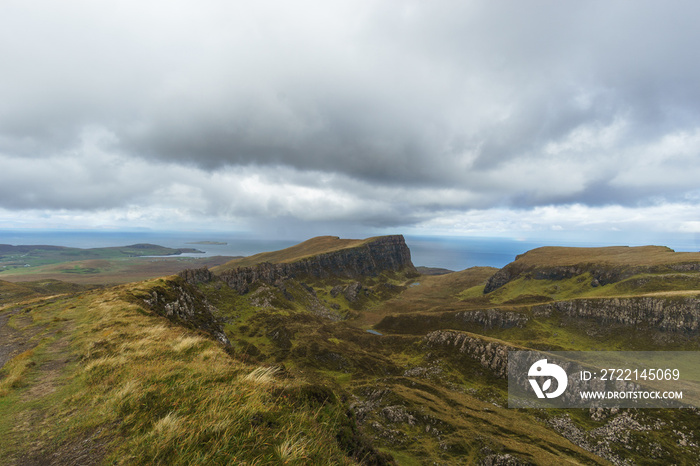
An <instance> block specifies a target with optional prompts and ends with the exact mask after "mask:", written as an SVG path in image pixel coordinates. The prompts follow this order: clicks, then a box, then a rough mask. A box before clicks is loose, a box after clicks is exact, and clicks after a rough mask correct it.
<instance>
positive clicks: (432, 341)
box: [423, 330, 534, 378]
mask: <svg viewBox="0 0 700 466" xmlns="http://www.w3.org/2000/svg"><path fill="white" fill-rule="evenodd" d="M423 340H424V341H425V343H426V344H427V345H428V346H447V347H453V348H455V349H456V350H457V351H459V352H460V353H462V354H465V355H467V356H469V357H471V358H472V359H475V360H477V361H479V363H480V364H481V365H482V366H484V367H485V368H487V369H490V370H491V371H493V373H494V374H495V375H496V376H497V377H501V378H506V377H507V376H508V351H509V350H513V349H516V348H515V347H512V346H510V345H506V344H502V343H498V342H495V341H489V340H484V339H481V338H476V337H472V336H470V335H467V334H466V333H462V332H457V331H453V330H438V331H435V332H431V333H429V334H428V335H426V336H425V337H424V338H423ZM533 362H534V361H533Z"/></svg>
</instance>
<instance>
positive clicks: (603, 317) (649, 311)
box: [533, 297, 700, 333]
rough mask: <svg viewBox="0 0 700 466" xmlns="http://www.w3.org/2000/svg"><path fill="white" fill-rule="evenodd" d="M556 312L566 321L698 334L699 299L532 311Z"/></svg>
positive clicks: (613, 301) (602, 301) (561, 305)
mask: <svg viewBox="0 0 700 466" xmlns="http://www.w3.org/2000/svg"><path fill="white" fill-rule="evenodd" d="M552 311H557V312H559V313H561V314H562V315H565V316H567V317H575V318H584V319H595V320H596V321H598V322H599V323H601V324H603V325H604V324H607V323H618V324H625V325H630V326H638V325H649V326H652V327H655V328H658V329H659V330H662V331H671V332H686V333H697V332H698V321H699V320H700V299H698V298H676V299H669V298H665V299H664V298H654V297H637V298H597V299H575V300H571V301H558V302H554V303H548V304H542V305H539V306H534V307H533V312H535V313H537V314H539V315H543V316H547V315H549V314H551V312H552Z"/></svg>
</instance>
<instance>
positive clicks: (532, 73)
mask: <svg viewBox="0 0 700 466" xmlns="http://www.w3.org/2000/svg"><path fill="white" fill-rule="evenodd" d="M699 18H700V3H698V2H696V1H668V2H661V1H656V0H655V1H639V0H635V1H614V0H612V1H611V0H605V1H586V2H574V1H554V0H552V1H533V0H527V1H499V2H495V1H490V0H484V1H464V0H461V1H439V0H437V1H429V2H427V1H401V2H399V1H359V0H351V1H295V2H284V1H279V2H269V1H255V2H232V1H229V0H197V1H195V0H167V1H166V0H163V1H157V0H149V1H147V2H144V1H131V0H120V1H99V2H95V1H92V0H83V1H78V0H63V1H55V0H33V1H26V0H17V1H15V0H3V1H2V2H0V60H1V63H2V72H1V73H0V228H27V227H37V228H40V227H62V228H125V227H129V228H140V227H143V228H152V229H203V230H231V231H239V230H245V231H249V232H254V233H257V234H265V235H273V236H274V235H290V234H293V235H298V236H314V235H315V234H333V233H337V234H340V235H343V234H346V233H347V234H353V233H361V232H385V231H386V232H389V231H391V232H398V233H401V232H410V233H414V234H416V233H425V234H449V235H512V236H513V237H518V236H522V235H526V236H527V235H529V236H531V237H536V236H538V235H557V234H561V235H566V234H582V232H583V233H585V234H588V233H586V232H590V234H592V235H598V236H602V237H604V236H605V235H606V234H607V233H609V232H622V233H625V232H630V233H632V232H634V233H635V234H637V235H639V234H640V232H651V233H673V234H676V233H683V234H687V235H696V234H697V233H699V232H700V182H699V180H700V176H699V175H700V84H699V83H700V56H699V55H700V28H698V27H697V22H698V19H699Z"/></svg>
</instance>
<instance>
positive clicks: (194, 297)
mask: <svg viewBox="0 0 700 466" xmlns="http://www.w3.org/2000/svg"><path fill="white" fill-rule="evenodd" d="M141 299H142V302H143V303H145V304H146V305H147V306H148V308H149V309H150V310H152V311H153V312H155V313H157V314H160V315H162V316H164V317H167V318H168V319H170V320H171V321H173V322H176V323H178V324H181V325H184V326H186V327H190V328H195V329H198V330H203V331H205V332H206V333H208V334H209V335H211V336H212V337H214V339H216V340H217V341H219V342H220V343H222V344H224V345H226V346H230V345H231V343H230V342H229V340H228V338H227V337H226V334H225V333H224V330H223V327H222V325H221V322H220V321H219V319H218V318H217V317H216V314H217V310H216V308H215V307H214V306H212V305H211V304H210V303H209V301H207V299H206V298H205V297H204V295H202V294H201V293H200V292H199V291H198V290H197V289H196V288H195V287H193V286H191V285H189V284H187V283H184V282H183V281H180V280H168V281H166V282H165V284H164V285H162V286H157V287H153V288H152V289H151V291H150V294H149V295H148V296H147V297H143V298H141Z"/></svg>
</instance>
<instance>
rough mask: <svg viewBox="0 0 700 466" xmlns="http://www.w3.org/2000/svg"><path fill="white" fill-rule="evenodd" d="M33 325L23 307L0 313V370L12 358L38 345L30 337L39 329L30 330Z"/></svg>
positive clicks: (30, 317)
mask: <svg viewBox="0 0 700 466" xmlns="http://www.w3.org/2000/svg"><path fill="white" fill-rule="evenodd" d="M33 323H34V321H33V319H32V316H31V315H29V314H27V313H26V312H25V311H24V308H23V307H15V308H12V309H7V308H6V309H5V310H2V311H0V369H2V367H3V366H4V365H5V363H6V362H7V361H9V360H10V359H12V358H13V357H15V356H17V355H18V354H20V353H22V352H24V351H27V350H29V349H32V348H34V347H35V346H36V345H37V344H38V341H33V340H32V337H34V336H35V335H36V334H37V333H39V332H40V331H41V329H40V328H37V327H32V328H30V327H31V325H32V324H33Z"/></svg>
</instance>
